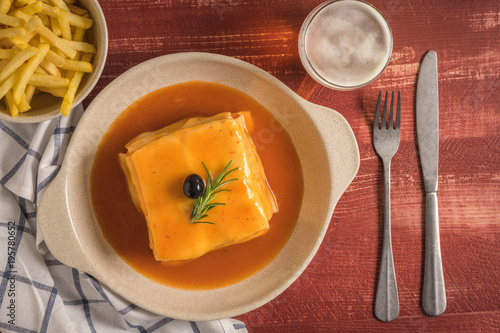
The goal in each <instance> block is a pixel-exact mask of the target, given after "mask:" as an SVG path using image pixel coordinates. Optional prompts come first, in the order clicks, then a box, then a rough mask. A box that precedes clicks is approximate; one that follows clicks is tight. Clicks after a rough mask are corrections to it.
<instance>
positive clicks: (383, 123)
mask: <svg viewBox="0 0 500 333" xmlns="http://www.w3.org/2000/svg"><path fill="white" fill-rule="evenodd" d="M387 96H389V91H388V90H386V91H385V101H384V113H383V114H382V128H383V129H387V120H386V116H387Z"/></svg>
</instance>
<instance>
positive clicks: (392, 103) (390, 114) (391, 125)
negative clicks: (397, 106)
mask: <svg viewBox="0 0 500 333" xmlns="http://www.w3.org/2000/svg"><path fill="white" fill-rule="evenodd" d="M393 109H394V90H393V91H392V97H391V112H390V113H389V129H394V121H393V120H392V118H394V117H393V112H392V111H393Z"/></svg>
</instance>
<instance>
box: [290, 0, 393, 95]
mask: <svg viewBox="0 0 500 333" xmlns="http://www.w3.org/2000/svg"><path fill="white" fill-rule="evenodd" d="M391 53H392V32H391V28H390V27H389V23H388V22H387V20H386V19H385V18H384V16H383V15H382V14H381V13H380V12H379V11H378V10H377V9H376V8H375V7H373V6H372V5H370V4H369V3H366V2H364V1H358V0H337V1H327V2H324V3H322V4H320V5H319V6H318V7H316V8H315V9H314V10H313V11H312V12H311V13H310V14H309V15H308V16H307V18H306V19H305V21H304V23H303V24H302V27H301V29H300V34H299V54H300V59H301V61H302V64H303V65H304V68H305V69H306V71H307V72H308V73H309V75H311V76H312V77H313V78H314V79H315V80H316V81H317V82H319V83H321V84H322V85H324V86H326V87H329V88H332V89H336V90H353V89H357V88H360V87H363V86H365V85H367V84H369V83H370V82H372V81H374V80H375V79H376V78H377V77H378V76H379V75H380V74H382V72H383V71H384V69H385V68H386V66H387V64H388V63H389V60H390V58H391Z"/></svg>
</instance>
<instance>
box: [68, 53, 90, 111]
mask: <svg viewBox="0 0 500 333" xmlns="http://www.w3.org/2000/svg"><path fill="white" fill-rule="evenodd" d="M91 60H92V54H90V53H86V54H84V55H83V56H82V61H86V62H90V61H91ZM82 77H83V72H75V74H74V75H73V78H72V79H71V82H70V83H69V87H68V91H67V92H66V95H64V98H63V101H62V104H61V113H62V114H63V115H64V116H68V114H69V111H70V110H71V106H72V104H73V101H74V100H75V94H76V90H77V89H78V86H79V85H80V82H81V81H82Z"/></svg>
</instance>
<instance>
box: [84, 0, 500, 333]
mask: <svg viewBox="0 0 500 333" xmlns="http://www.w3.org/2000/svg"><path fill="white" fill-rule="evenodd" d="M320 2H321V1H320V0H315V1H310V0H262V1H249V0H245V1H244V0H185V1H167V0H157V1H148V0H106V1H101V6H102V8H103V10H104V13H105V16H106V19H107V24H108V29H109V55H108V61H107V64H106V67H105V70H104V73H103V76H102V78H101V80H100V81H99V83H98V84H97V87H96V89H95V90H94V92H93V93H92V94H91V95H90V96H89V97H88V98H87V99H86V101H85V104H86V105H88V103H90V102H91V100H92V99H93V98H94V97H95V96H96V95H97V93H98V92H99V91H100V90H101V89H102V88H103V87H105V86H106V85H107V84H108V83H109V82H111V81H112V80H113V79H114V78H116V77H117V76H118V75H120V74H121V73H123V72H124V71H125V70H127V69H129V68H130V67H132V66H134V65H136V64H138V63H140V62H142V61H145V60H147V59H150V58H153V57H156V56H160V55H164V54H170V53H176V52H184V51H203V52H212V53H218V54H224V55H228V56H232V57H235V58H238V59H242V60H244V61H247V62H249V63H251V64H254V65H256V66H258V67H261V68H262V69H264V70H266V71H268V72H269V73H271V74H272V75H274V76H276V77H277V78H278V79H279V80H281V81H282V82H284V83H285V84H286V85H288V86H289V87H290V88H291V89H293V90H294V91H296V92H297V93H298V94H299V95H301V96H302V97H304V98H306V99H308V100H310V101H312V102H314V103H317V104H321V105H324V106H327V107H330V108H333V109H335V110H337V111H339V112H340V113H341V114H342V115H343V116H344V117H345V118H346V119H347V121H348V122H349V123H350V125H351V126H352V128H353V131H354V133H355V135H356V138H357V140H358V144H359V150H360V154H361V166H360V170H359V172H358V174H357V176H356V178H355V179H354V181H353V183H352V184H351V185H350V187H349V188H348V189H347V191H346V193H345V194H344V195H343V197H342V198H341V200H340V202H339V203H338V205H337V207H336V210H335V213H334V215H333V217H332V220H331V225H330V228H329V230H328V232H327V234H326V237H325V239H324V241H323V244H322V246H321V247H320V249H319V251H318V253H317V255H316V257H315V258H314V259H313V261H312V262H311V264H310V266H309V267H308V268H307V270H306V271H305V272H304V273H303V275H302V276H301V277H300V278H299V279H298V280H297V281H296V282H295V283H294V284H293V285H292V286H291V287H290V288H288V289H287V290H286V291H285V292H284V293H282V294H281V295H280V296H278V297H277V298H276V299H274V300H273V301H271V302H269V303H268V304H266V305H264V306H262V307H261V308H259V309H256V310H254V311H252V312H250V313H246V314H243V315H241V316H239V317H238V319H240V320H242V321H244V322H245V323H246V325H247V328H248V330H249V331H250V332H332V331H343V332H346V331H347V332H373V331H384V332H416V331H418V332H420V331H436V332H437V331H441V332H474V331H475V332H493V331H500V296H499V295H500V205H499V203H500V202H499V201H500V186H499V185H500V98H499V96H500V47H499V46H500V45H499V43H500V38H499V37H500V5H499V2H498V1H497V0H483V1H464V2H458V1H452V0H418V1H415V0H391V1H382V0H372V1H371V3H372V4H373V5H375V6H376V7H377V8H378V9H380V11H381V12H382V13H383V14H384V15H385V16H386V17H387V19H388V21H389V23H390V25H391V28H392V32H393V35H394V51H393V55H392V59H391V62H390V64H389V66H388V67H387V69H386V70H385V72H384V73H383V74H382V76H381V77H380V78H379V79H377V80H376V81H375V82H373V83H372V84H370V85H369V86H367V87H365V88H363V89H359V90H355V91H351V92H339V91H333V90H330V89H327V88H324V87H322V86H319V85H318V84H316V83H315V82H314V81H313V80H312V79H311V78H310V77H309V76H308V75H307V74H306V72H305V70H304V69H303V67H302V65H301V63H300V59H299V55H298V50H297V37H298V31H299V29H300V26H301V24H302V21H303V20H304V18H305V17H306V16H307V14H308V13H309V12H310V11H311V10H312V9H313V8H314V7H316V6H317V5H318V4H319V3H320ZM427 50H435V51H436V52H437V54H438V61H439V62H438V68H439V85H440V86H439V92H440V164H439V167H440V169H439V171H440V175H439V192H438V194H439V195H438V197H439V205H440V225H441V246H442V255H443V265H444V277H445V283H446V289H447V301H448V307H447V309H446V312H445V313H444V314H443V315H441V316H439V317H429V316H426V315H425V314H424V313H423V311H422V308H421V305H420V304H421V293H422V281H423V256H424V254H423V248H424V228H423V225H424V221H423V212H424V211H423V196H424V191H423V185H422V175H421V171H420V166H419V160H418V155H417V154H418V152H417V144H416V131H415V91H416V89H415V87H416V79H417V76H418V75H417V74H418V69H419V63H420V62H421V59H422V56H423V54H424V53H425V52H426V51H427ZM379 89H391V90H392V89H399V90H401V93H402V96H403V102H402V110H403V112H402V113H403V116H402V137H401V145H400V148H399V151H398V153H397V154H396V156H395V158H394V159H393V163H392V166H393V167H392V186H393V187H392V224H393V249H394V261H395V267H396V276H397V281H398V288H399V298H400V314H399V317H398V318H397V319H396V320H394V321H393V322H390V323H382V322H380V321H378V320H377V319H376V318H375V317H374V315H373V307H374V295H375V290H376V283H377V276H378V265H379V262H380V254H381V246H382V244H381V238H382V223H383V207H382V206H381V203H382V200H383V179H382V168H381V161H380V160H379V158H378V157H377V155H376V154H375V152H374V150H373V146H372V140H371V134H372V133H371V129H370V127H371V124H372V121H373V118H374V109H375V104H376V99H377V94H378V91H379Z"/></svg>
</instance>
